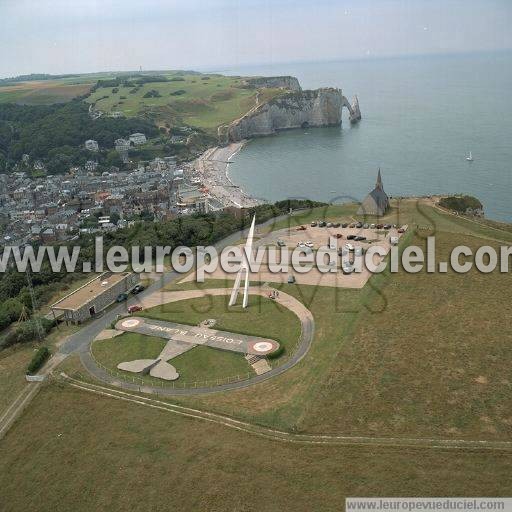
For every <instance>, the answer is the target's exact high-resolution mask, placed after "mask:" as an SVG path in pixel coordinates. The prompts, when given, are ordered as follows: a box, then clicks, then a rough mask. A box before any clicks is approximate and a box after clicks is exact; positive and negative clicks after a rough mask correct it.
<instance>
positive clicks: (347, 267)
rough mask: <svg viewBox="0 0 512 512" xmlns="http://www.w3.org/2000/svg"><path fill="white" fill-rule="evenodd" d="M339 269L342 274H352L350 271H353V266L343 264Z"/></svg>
mask: <svg viewBox="0 0 512 512" xmlns="http://www.w3.org/2000/svg"><path fill="white" fill-rule="evenodd" d="M341 271H342V272H343V273H344V274H352V272H354V267H353V266H352V265H343V266H342V267H341Z"/></svg>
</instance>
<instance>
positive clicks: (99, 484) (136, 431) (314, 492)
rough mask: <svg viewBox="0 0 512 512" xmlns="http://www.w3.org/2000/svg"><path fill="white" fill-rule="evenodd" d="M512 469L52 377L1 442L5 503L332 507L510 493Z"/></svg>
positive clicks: (20, 506) (201, 509)
mask: <svg viewBox="0 0 512 512" xmlns="http://www.w3.org/2000/svg"><path fill="white" fill-rule="evenodd" d="M511 472H512V456H511V454H510V452H509V453H506V452H497V453H490V452H485V451H457V452H456V453H455V452H454V451H452V450H425V449H410V448H409V449H407V448H406V449H404V448H378V447H342V446H314V445H309V446H307V445H305V446H304V445H296V444H293V443H286V442H276V441H273V440H267V439H262V438H259V437H255V436H252V435H248V434H246V433H244V432H237V431H233V430H231V429H227V428H225V427H223V426H220V425H216V424H213V423H208V422H204V421H199V420H194V419H191V418H183V417H179V416H175V415H173V414H170V413H167V412H164V411H159V410H155V409H150V408H146V407H143V406H140V405H136V404H132V403H127V402H122V401H118V400H112V399H109V398H105V397H101V396H96V395H92V394H89V393H85V392H81V391H79V390H75V389H73V388H70V387H68V386H66V387H64V386H59V385H58V384H54V385H51V386H49V387H46V388H45V389H44V390H43V391H42V392H41V393H40V395H39V396H38V399H37V400H36V401H35V402H34V403H33V405H32V406H31V407H30V409H29V410H27V412H26V413H25V415H24V417H23V419H22V420H21V421H20V422H18V424H17V425H16V427H15V428H14V429H13V430H11V431H10V432H9V433H8V434H7V436H6V437H5V438H4V439H3V440H2V441H1V442H0V488H1V489H2V496H1V500H2V507H1V508H2V511H3V512H13V511H19V510H27V511H32V510H37V511H38V512H45V511H52V512H54V511H69V510H73V511H76V512H81V511H84V512H89V511H91V510H105V509H108V510H111V511H121V510H127V509H129V510H132V511H134V512H139V511H143V510H162V511H164V510H169V509H172V510H180V511H197V512H216V511H219V512H221V511H222V512H224V511H226V510H230V511H231V510H233V511H235V510H236V511H258V512H277V511H281V510H287V509H292V510H295V511H298V512H299V511H307V512H310V511H312V510H314V511H318V512H330V511H334V510H343V508H344V497H345V496H426V495H428V496H467V495H471V496H503V495H505V496H506V495H510V492H511V490H512V489H511V482H510V474H511Z"/></svg>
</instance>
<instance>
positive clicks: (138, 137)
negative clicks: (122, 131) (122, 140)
mask: <svg viewBox="0 0 512 512" xmlns="http://www.w3.org/2000/svg"><path fill="white" fill-rule="evenodd" d="M130 142H133V144H135V145H137V144H145V142H146V136H145V135H144V134H143V133H132V134H131V135H130Z"/></svg>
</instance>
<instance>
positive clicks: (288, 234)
mask: <svg viewBox="0 0 512 512" xmlns="http://www.w3.org/2000/svg"><path fill="white" fill-rule="evenodd" d="M304 227H305V228H306V229H305V230H300V231H299V230H297V229H296V228H293V229H287V228H286V229H281V230H278V231H274V232H272V233H269V234H268V235H267V236H265V237H263V238H261V239H259V240H257V241H255V243H254V246H255V248H257V247H260V246H274V247H275V246H277V243H278V241H279V240H280V241H282V243H284V244H285V246H286V247H287V248H288V249H289V252H290V254H291V252H292V251H293V249H295V248H296V247H297V244H298V243H299V242H311V243H312V245H313V247H312V251H313V252H315V251H316V250H318V248H320V247H326V246H328V243H329V236H332V237H336V235H337V234H340V235H341V238H338V239H337V247H338V249H341V248H343V246H344V245H345V244H346V243H350V244H352V245H353V246H354V248H358V247H361V248H363V250H366V249H368V248H369V247H371V246H372V245H379V246H381V247H382V248H383V249H384V251H385V253H386V254H387V253H388V252H389V249H390V247H391V242H390V239H391V237H394V236H397V237H400V236H401V235H400V234H399V233H398V231H397V229H389V230H378V229H369V228H368V229H363V228H361V229H358V228H348V227H347V228H342V227H338V228H335V227H329V228H327V227H318V226H315V227H312V226H309V225H307V226H304ZM348 235H359V236H364V237H366V240H365V241H354V240H347V236H348ZM374 261H375V263H378V262H379V259H378V258H377V257H376V258H375V260H374ZM341 262H342V260H341V257H338V258H337V265H336V268H335V269H336V271H335V272H332V271H329V272H322V271H321V270H334V267H329V266H328V265H327V264H325V265H322V266H319V267H317V266H316V265H314V268H313V269H312V270H311V271H309V272H307V273H298V272H295V271H294V270H293V269H291V272H290V273H274V272H271V271H270V270H269V267H268V258H267V254H265V257H264V258H263V260H262V263H261V265H260V269H259V272H251V274H250V279H251V281H260V282H268V283H276V284H277V283H286V282H287V281H288V277H289V275H290V274H292V275H293V276H294V277H295V280H296V282H297V283H298V284H307V285H316V286H335V287H341V288H362V287H363V286H364V285H365V284H366V282H367V281H368V279H369V278H370V276H371V273H370V272H369V271H368V270H367V269H366V268H363V270H362V272H360V273H352V274H343V272H342V270H341ZM326 263H327V261H326ZM207 276H208V277H209V278H210V279H225V278H227V279H235V276H236V274H230V273H227V272H225V271H224V270H223V269H222V268H220V266H218V267H217V269H216V270H215V271H214V272H213V273H212V274H207ZM195 278H196V277H195V272H192V273H191V274H189V275H188V276H187V277H186V278H185V279H183V282H185V281H193V280H195Z"/></svg>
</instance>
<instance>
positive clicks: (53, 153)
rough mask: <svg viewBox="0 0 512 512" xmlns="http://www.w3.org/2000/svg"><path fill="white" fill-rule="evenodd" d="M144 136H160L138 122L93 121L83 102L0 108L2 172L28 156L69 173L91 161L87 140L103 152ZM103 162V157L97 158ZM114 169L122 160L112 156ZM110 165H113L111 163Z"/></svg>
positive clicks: (54, 170) (55, 170)
mask: <svg viewBox="0 0 512 512" xmlns="http://www.w3.org/2000/svg"><path fill="white" fill-rule="evenodd" d="M135 132H142V133H144V134H145V135H146V137H148V138H152V137H155V136H157V135H158V134H159V132H158V128H157V127H156V126H155V125H154V123H153V122H151V121H148V120H145V119H139V118H127V119H125V118H118V119H115V118H108V117H106V118H99V119H95V120H94V119H91V117H90V116H89V114H88V106H87V104H85V103H84V102H83V101H81V100H73V101H71V102H69V103H66V104H64V105H62V104H60V105H48V106H28V105H15V104H3V105H0V171H3V172H5V169H6V166H7V165H9V166H12V165H13V164H14V163H15V162H17V161H19V160H20V159H21V156H22V155H23V154H25V153H26V154H28V155H30V157H31V158H32V159H39V160H42V161H43V162H45V163H46V165H47V167H48V170H49V171H50V172H51V173H60V172H64V171H66V170H67V169H68V168H69V166H70V165H82V164H83V163H85V161H86V160H87V159H89V158H91V156H92V155H91V153H90V152H89V151H86V150H85V149H84V146H83V144H84V142H85V141H86V140H87V139H94V140H97V141H98V144H99V146H100V148H102V149H108V148H112V147H113V145H114V141H115V140H116V139H118V138H121V137H126V136H127V135H129V134H130V133H135ZM97 158H99V159H100V160H102V159H104V158H105V157H104V155H97ZM112 160H114V162H113V165H115V164H116V163H119V160H118V159H117V158H115V157H114V156H113V155H110V161H112ZM109 163H110V162H109Z"/></svg>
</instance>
